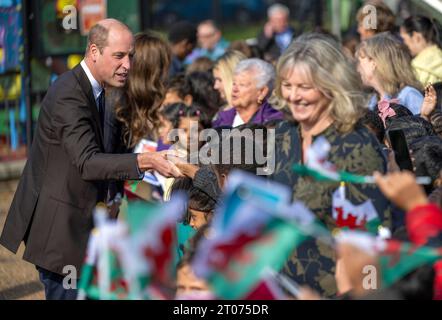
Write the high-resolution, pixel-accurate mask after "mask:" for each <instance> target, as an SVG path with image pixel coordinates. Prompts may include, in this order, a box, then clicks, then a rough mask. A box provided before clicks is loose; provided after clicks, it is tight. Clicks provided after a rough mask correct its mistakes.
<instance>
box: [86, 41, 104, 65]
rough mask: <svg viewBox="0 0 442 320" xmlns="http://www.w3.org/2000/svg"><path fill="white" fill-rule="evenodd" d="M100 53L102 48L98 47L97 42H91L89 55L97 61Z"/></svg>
mask: <svg viewBox="0 0 442 320" xmlns="http://www.w3.org/2000/svg"><path fill="white" fill-rule="evenodd" d="M100 54H101V53H100V49H98V47H97V45H96V44H91V45H90V46H89V55H90V56H91V58H92V61H94V62H97V59H98V56H99V55H100Z"/></svg>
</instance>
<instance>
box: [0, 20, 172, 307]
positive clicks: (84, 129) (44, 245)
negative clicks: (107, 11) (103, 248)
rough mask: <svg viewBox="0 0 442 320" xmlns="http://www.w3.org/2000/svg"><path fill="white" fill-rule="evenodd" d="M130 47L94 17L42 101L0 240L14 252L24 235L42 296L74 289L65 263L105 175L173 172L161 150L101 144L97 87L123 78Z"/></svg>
mask: <svg viewBox="0 0 442 320" xmlns="http://www.w3.org/2000/svg"><path fill="white" fill-rule="evenodd" d="M133 50H134V38H133V35H132V33H131V31H130V30H129V29H128V27H127V26H125V25H124V24H123V23H121V22H119V21H117V20H114V19H106V20H103V21H101V22H99V23H98V24H97V25H96V26H94V27H93V28H92V29H91V31H90V34H89V38H88V46H87V49H86V54H85V58H84V60H83V61H82V62H81V64H80V65H78V66H76V67H75V68H74V69H73V70H71V71H68V72H66V73H65V74H63V75H62V76H60V77H59V78H58V79H57V81H56V82H55V83H54V84H53V85H52V86H51V87H50V88H49V90H48V92H47V94H46V96H45V98H44V100H43V102H42V107H41V110H40V115H39V119H38V123H37V127H36V132H35V138H34V141H33V144H32V148H31V151H30V154H29V158H28V161H27V163H26V166H25V169H24V171H23V174H22V177H21V179H20V182H19V185H18V187H17V191H16V193H15V196H14V199H13V201H12V204H11V208H10V210H9V214H8V217H7V219H6V223H5V227H4V229H3V232H2V235H1V237H0V244H2V245H3V246H4V247H6V248H7V249H9V250H10V251H12V252H14V253H16V252H17V249H18V247H19V246H20V243H21V241H24V243H25V246H26V249H25V252H24V255H23V258H24V259H25V260H27V261H29V262H31V263H33V264H35V265H36V267H37V269H38V270H39V273H40V280H41V281H42V282H43V284H44V286H45V292H46V298H47V299H74V298H75V297H76V290H75V289H67V288H66V285H63V278H64V277H63V275H65V274H66V273H67V271H66V266H73V267H75V268H76V271H77V275H79V273H80V270H81V269H80V268H81V265H82V263H83V260H84V255H85V251H86V247H87V241H88V237H89V233H90V231H91V229H92V227H93V219H92V212H93V209H94V207H95V205H96V204H97V202H99V201H107V200H108V199H107V195H108V189H109V188H108V182H109V181H113V180H114V181H123V180H128V179H141V178H142V176H143V174H142V172H143V171H146V170H151V169H154V170H157V171H158V172H159V173H161V174H163V175H165V176H172V175H174V174H175V171H174V169H175V168H174V167H173V166H172V165H171V164H170V162H168V161H167V160H166V159H165V156H164V155H163V154H161V153H143V154H130V153H127V154H111V153H109V151H113V150H106V149H108V148H110V149H113V147H112V146H110V145H109V144H108V147H105V145H106V143H105V139H104V130H103V126H104V123H105V121H104V120H105V118H106V117H105V108H104V105H105V104H104V89H105V88H106V87H109V86H112V87H123V86H124V84H125V82H126V79H127V75H128V72H129V70H130V60H131V56H132V55H133ZM110 131H112V129H111V130H110ZM110 131H109V130H107V131H106V132H107V136H109V132H110ZM115 134H117V133H115ZM110 135H112V134H110ZM111 138H112V137H111Z"/></svg>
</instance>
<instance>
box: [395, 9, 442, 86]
mask: <svg viewBox="0 0 442 320" xmlns="http://www.w3.org/2000/svg"><path fill="white" fill-rule="evenodd" d="M401 37H402V39H404V43H405V44H406V45H407V47H408V49H410V53H411V55H412V56H413V57H414V59H413V61H412V62H411V65H412V66H413V68H414V70H415V71H416V74H417V77H418V80H419V81H420V82H421V83H422V85H424V86H426V85H427V84H428V83H429V82H431V83H435V82H439V81H442V50H441V49H440V43H439V37H440V34H439V29H438V25H437V24H436V22H435V21H433V20H432V19H430V18H427V17H424V16H415V17H409V18H408V19H406V20H405V21H404V23H403V24H402V26H401Z"/></svg>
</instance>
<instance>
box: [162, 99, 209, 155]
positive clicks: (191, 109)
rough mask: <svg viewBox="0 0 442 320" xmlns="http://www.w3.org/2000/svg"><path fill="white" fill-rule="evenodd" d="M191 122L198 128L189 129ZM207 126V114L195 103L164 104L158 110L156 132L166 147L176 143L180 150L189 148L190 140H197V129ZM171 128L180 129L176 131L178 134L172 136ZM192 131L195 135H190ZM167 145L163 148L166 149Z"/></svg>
mask: <svg viewBox="0 0 442 320" xmlns="http://www.w3.org/2000/svg"><path fill="white" fill-rule="evenodd" d="M192 124H197V129H198V130H196V131H195V130H191V129H192ZM207 126H208V120H207V116H206V115H205V113H203V112H202V111H201V110H200V108H199V107H197V106H196V105H190V106H187V105H185V104H184V103H172V104H169V105H166V106H164V107H163V108H162V109H161V111H160V127H159V130H158V132H159V137H160V141H162V142H164V144H166V145H167V146H168V147H170V145H172V144H174V143H178V145H177V147H178V148H179V149H180V150H190V146H191V144H190V142H191V140H192V139H195V140H196V141H198V136H197V135H196V134H198V133H199V130H202V129H204V128H207ZM173 129H181V130H180V132H178V136H175V137H174V136H173V133H172V130H173ZM194 131H195V132H194ZM171 133H172V134H171ZM192 133H195V136H193V137H191V134H192ZM192 141H193V140H192ZM198 146H199V144H198ZM168 147H167V148H166V147H165V148H164V149H168ZM164 149H163V150H164Z"/></svg>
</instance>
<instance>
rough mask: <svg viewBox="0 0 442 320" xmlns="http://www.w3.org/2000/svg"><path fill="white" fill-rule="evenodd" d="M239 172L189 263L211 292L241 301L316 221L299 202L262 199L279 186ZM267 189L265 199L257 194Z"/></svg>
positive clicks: (291, 249)
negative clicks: (233, 186)
mask: <svg viewBox="0 0 442 320" xmlns="http://www.w3.org/2000/svg"><path fill="white" fill-rule="evenodd" d="M241 175H242V179H241V181H242V183H236V182H235V184H236V189H233V190H232V188H228V190H229V192H230V193H229V194H228V195H227V197H226V199H225V200H224V201H223V203H224V206H223V210H225V211H218V212H217V214H216V215H215V217H214V220H213V225H212V226H213V228H212V229H211V233H210V234H209V235H208V237H207V239H204V240H203V241H202V242H201V243H200V245H199V247H198V248H197V252H196V255H195V258H194V262H193V269H194V270H195V273H196V275H197V276H199V277H204V278H206V279H207V280H208V281H209V283H210V284H211V287H212V289H213V290H214V293H215V295H216V296H218V297H221V298H223V299H241V298H244V297H246V296H247V295H248V294H249V293H251V292H253V290H254V289H255V288H257V286H258V288H259V285H260V283H261V281H262V277H263V272H264V271H265V270H266V269H268V268H271V269H273V270H280V269H281V268H282V266H283V264H284V263H285V261H286V260H287V259H288V258H289V256H290V254H291V252H292V251H293V250H294V249H295V248H296V247H297V246H298V245H299V244H301V243H302V242H303V241H304V240H305V239H307V237H308V235H307V233H306V232H305V230H308V228H307V226H309V225H310V224H312V221H314V216H313V214H312V213H311V212H309V211H307V210H306V209H305V208H304V207H301V206H299V205H297V206H296V207H294V206H293V207H289V206H288V205H287V204H284V203H281V202H276V203H274V202H272V201H269V202H265V201H262V199H272V198H273V197H272V196H271V193H273V192H274V191H275V190H276V189H277V188H274V186H273V183H272V184H270V185H269V184H268V183H267V182H266V184H264V183H262V182H259V183H256V182H257V181H256V180H255V179H252V180H249V179H248V175H247V174H241ZM229 179H230V177H229ZM252 181H253V182H252ZM229 183H230V182H229ZM264 186H265V189H263V188H264ZM275 186H278V187H281V186H280V185H279V184H276V183H275ZM261 187H263V188H261ZM257 190H259V192H258V191H257ZM266 192H267V196H265V197H261V196H259V197H258V196H257V195H259V194H261V193H266ZM254 195H256V196H254ZM260 199H261V200H260ZM283 202H285V200H283ZM292 209H296V212H295V211H294V210H292ZM302 209H304V210H305V212H300V211H299V210H302ZM302 223H304V225H303V224H302ZM311 230H314V229H313V228H312V229H311Z"/></svg>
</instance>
